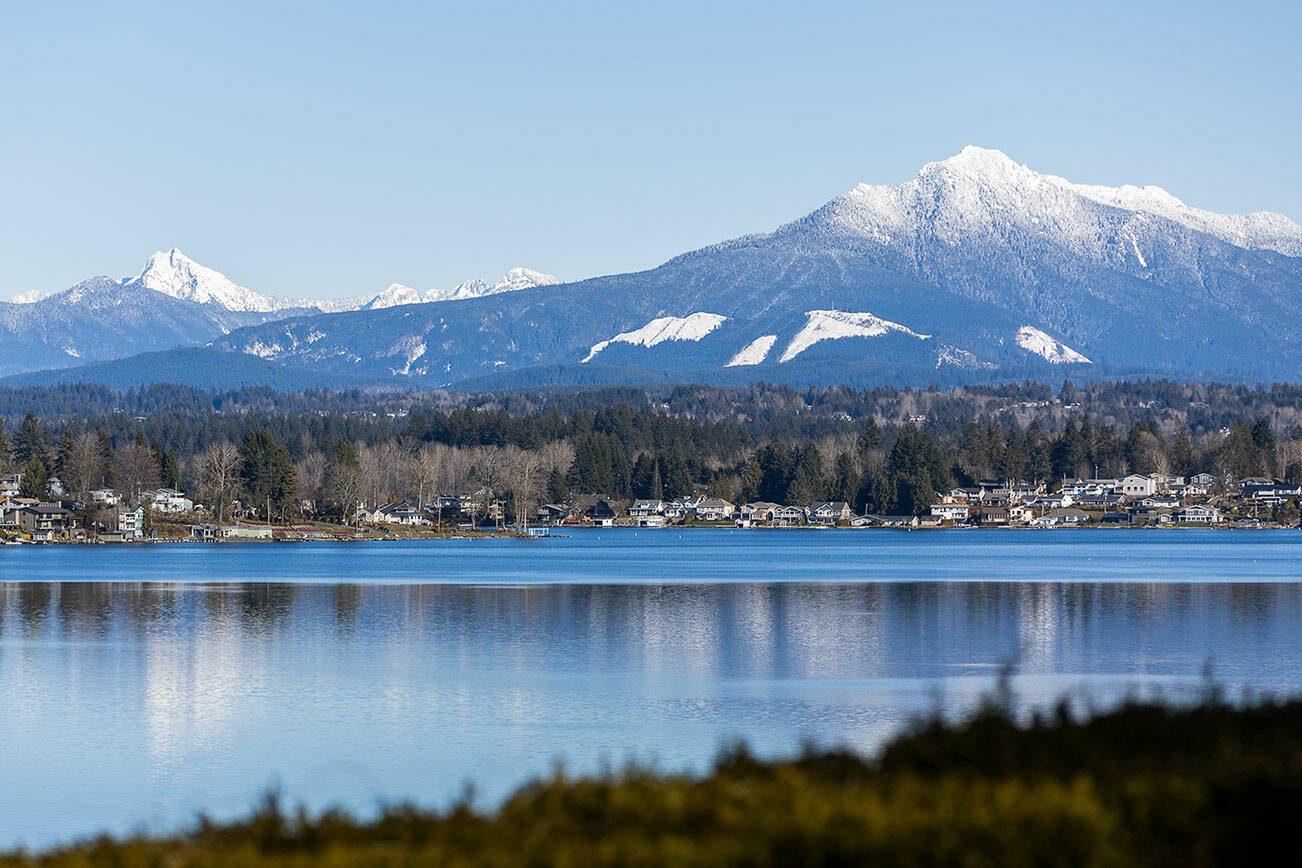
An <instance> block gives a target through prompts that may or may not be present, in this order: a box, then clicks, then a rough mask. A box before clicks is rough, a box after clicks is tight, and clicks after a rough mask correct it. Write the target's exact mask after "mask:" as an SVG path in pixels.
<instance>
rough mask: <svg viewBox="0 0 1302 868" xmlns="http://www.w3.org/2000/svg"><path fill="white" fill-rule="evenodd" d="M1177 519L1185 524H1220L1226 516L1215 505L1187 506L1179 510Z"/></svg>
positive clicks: (1176, 515) (1176, 514)
mask: <svg viewBox="0 0 1302 868" xmlns="http://www.w3.org/2000/svg"><path fill="white" fill-rule="evenodd" d="M1174 515H1175V520H1176V521H1178V522H1182V523H1184V524H1220V523H1221V522H1223V521H1225V516H1224V515H1222V514H1221V511H1220V510H1219V509H1217V508H1216V507H1214V506H1202V505H1196V506H1186V507H1185V508H1184V509H1181V510H1179V511H1177V512H1176V513H1175V514H1174Z"/></svg>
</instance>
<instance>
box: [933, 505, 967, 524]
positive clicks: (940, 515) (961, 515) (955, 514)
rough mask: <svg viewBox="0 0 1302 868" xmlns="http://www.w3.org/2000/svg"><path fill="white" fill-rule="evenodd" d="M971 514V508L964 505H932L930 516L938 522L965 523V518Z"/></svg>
mask: <svg viewBox="0 0 1302 868" xmlns="http://www.w3.org/2000/svg"><path fill="white" fill-rule="evenodd" d="M971 512H972V507H970V506H968V505H967V504H966V503H933V504H932V505H931V514H932V515H934V516H935V517H936V518H937V519H939V520H940V521H953V522H962V521H967V517H968V515H969V514H971Z"/></svg>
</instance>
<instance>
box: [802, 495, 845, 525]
mask: <svg viewBox="0 0 1302 868" xmlns="http://www.w3.org/2000/svg"><path fill="white" fill-rule="evenodd" d="M853 516H854V511H853V510H851V509H850V504H848V503H846V502H845V501H844V500H820V501H817V502H815V503H814V504H812V505H811V506H810V507H809V522H810V523H811V524H825V525H835V524H839V523H841V522H848V521H849V520H850V519H851V518H852V517H853Z"/></svg>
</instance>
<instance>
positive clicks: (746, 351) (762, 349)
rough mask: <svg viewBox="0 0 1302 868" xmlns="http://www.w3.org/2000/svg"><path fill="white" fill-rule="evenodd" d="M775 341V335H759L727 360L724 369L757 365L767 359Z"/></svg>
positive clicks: (776, 337)
mask: <svg viewBox="0 0 1302 868" xmlns="http://www.w3.org/2000/svg"><path fill="white" fill-rule="evenodd" d="M777 341H778V336H777V335H761V336H760V337H757V338H755V340H753V341H751V342H750V343H748V344H746V346H744V347H742V348H741V349H740V350H738V351H737V355H735V356H733V357H732V358H731V359H729V361H728V364H726V365H724V367H725V368H740V367H745V366H748V365H758V364H760V363H762V362H763V361H764V359H766V358H767V357H768V354H769V351H770V350H772V349H773V345H774V344H775V343H777Z"/></svg>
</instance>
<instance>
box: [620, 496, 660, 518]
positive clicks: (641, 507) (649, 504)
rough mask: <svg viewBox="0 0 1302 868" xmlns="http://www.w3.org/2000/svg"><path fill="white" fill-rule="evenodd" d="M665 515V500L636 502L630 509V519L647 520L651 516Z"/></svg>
mask: <svg viewBox="0 0 1302 868" xmlns="http://www.w3.org/2000/svg"><path fill="white" fill-rule="evenodd" d="M664 514H665V502H664V501H663V500H635V501H633V505H632V506H630V507H629V508H628V515H629V517H630V518H646V517H647V516H651V515H659V516H663V515H664Z"/></svg>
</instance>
